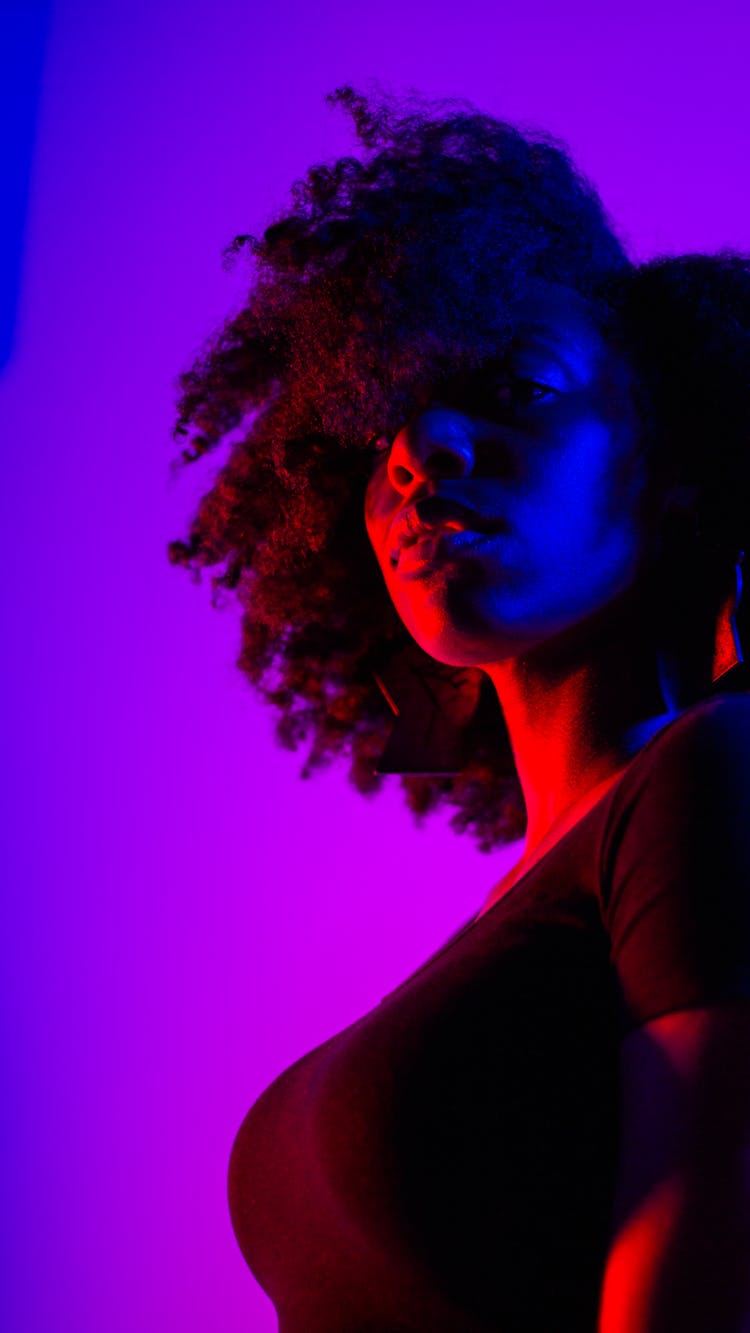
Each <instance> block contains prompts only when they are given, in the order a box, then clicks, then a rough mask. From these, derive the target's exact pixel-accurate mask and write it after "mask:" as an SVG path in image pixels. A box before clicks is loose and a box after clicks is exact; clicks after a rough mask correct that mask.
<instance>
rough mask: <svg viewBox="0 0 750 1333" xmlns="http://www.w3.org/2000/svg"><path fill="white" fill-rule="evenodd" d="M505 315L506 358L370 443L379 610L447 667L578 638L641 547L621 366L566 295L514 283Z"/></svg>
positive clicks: (638, 467)
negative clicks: (384, 604)
mask: <svg viewBox="0 0 750 1333" xmlns="http://www.w3.org/2000/svg"><path fill="white" fill-rule="evenodd" d="M514 312H515V320H514V327H515V328H516V330H517V332H516V336H515V338H514V341H513V344H512V347H511V349H510V350H509V352H508V353H507V354H506V355H504V356H503V358H502V359H501V360H499V361H498V362H497V363H496V364H495V365H493V366H491V367H489V366H488V367H486V369H483V370H482V372H481V373H476V372H472V374H471V376H466V377H464V379H463V381H461V382H456V383H455V384H452V385H451V384H446V385H444V386H441V387H440V388H438V389H437V390H436V395H435V397H434V398H433V399H432V400H431V401H430V402H428V403H426V404H425V406H424V407H423V409H422V410H421V411H419V412H418V413H417V414H416V415H415V416H414V417H413V418H412V419H411V420H410V421H408V422H405V423H404V425H403V427H402V428H401V429H400V430H399V432H398V434H397V435H396V436H395V438H394V439H393V440H392V441H390V442H388V441H383V442H382V449H383V452H382V457H378V456H376V462H375V468H374V471H373V474H372V476H371V478H370V480H369V482H368V486H367V492H366V499H365V522H366V526H367V532H368V535H369V539H370V542H371V543H372V547H373V550H374V552H375V555H376V557H377V559H378V562H379V565H380V568H381V570H382V572H383V577H384V578H385V582H386V585H387V587H388V591H389V593H390V595H391V598H392V600H393V603H394V606H395V608H396V610H397V611H398V614H399V616H400V617H401V619H402V621H403V623H404V625H405V626H406V628H407V629H408V630H409V631H410V633H411V634H412V636H413V637H414V639H416V641H417V643H419V645H420V646H421V647H422V648H423V649H424V650H425V651H426V652H427V653H429V654H430V655H431V656H432V657H434V658H436V659H437V660H438V661H441V662H446V663H450V664H452V665H465V666H480V665H483V664H490V663H492V662H498V661H501V660H503V659H504V658H508V657H515V656H517V655H518V654H519V653H522V652H524V651H527V650H528V649H530V648H531V647H534V646H536V645H538V644H540V643H542V642H543V641H544V640H546V639H549V638H551V636H553V635H556V634H558V633H560V632H561V631H565V630H570V629H571V628H572V627H575V626H577V625H579V624H580V623H581V622H584V621H585V620H586V618H587V617H589V616H590V615H592V614H593V613H595V612H597V611H599V610H601V608H602V607H604V606H605V605H606V604H607V603H609V602H610V601H612V599H613V598H615V597H616V596H617V595H618V594H619V593H621V592H623V591H625V589H626V588H628V587H629V586H630V585H631V584H632V582H633V581H634V579H635V578H636V576H637V574H638V572H639V570H640V567H641V560H642V559H643V558H644V556H645V553H646V549H647V542H648V537H649V534H648V533H647V531H646V520H645V518H644V514H645V512H646V510H645V508H644V499H645V496H646V486H647V473H646V466H645V459H644V456H643V455H644V450H643V447H642V431H641V427H640V423H639V420H638V418H637V415H636V412H635V408H634V406H633V402H632V398H631V393H630V372H629V369H628V367H627V365H626V363H625V362H624V361H623V360H622V358H621V357H620V356H619V355H618V354H617V353H616V352H615V351H614V350H613V349H611V348H609V347H608V346H607V345H606V344H605V343H604V341H603V339H602V337H601V335H600V333H599V331H598V329H597V326H596V324H595V323H594V322H593V320H592V318H591V315H590V314H589V312H588V310H587V307H586V304H585V302H584V301H583V299H582V298H581V297H579V296H578V295H577V293H575V292H574V291H572V290H571V289H569V288H566V287H560V286H556V285H552V284H548V283H542V282H537V281H535V282H534V283H533V284H531V283H529V284H528V285H527V286H526V287H525V288H524V290H523V293H522V294H521V295H520V296H519V298H518V299H517V303H516V304H515V305H514ZM461 506H464V507H465V510H462V508H461ZM466 511H468V512H466Z"/></svg>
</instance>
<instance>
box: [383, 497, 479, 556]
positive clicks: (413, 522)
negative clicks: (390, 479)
mask: <svg viewBox="0 0 750 1333" xmlns="http://www.w3.org/2000/svg"><path fill="white" fill-rule="evenodd" d="M503 526H504V525H503V521H502V520H501V519H498V518H489V517H488V516H487V515H484V514H481V513H479V511H478V510H476V509H471V508H470V507H469V505H465V504H463V503H462V502H461V501H460V500H453V499H450V498H449V497H448V496H443V495H430V496H426V497H425V498H423V499H422V500H417V501H416V503H415V504H412V505H409V507H408V508H407V509H404V510H403V511H402V512H401V513H400V514H398V515H397V517H396V518H395V519H394V521H393V523H392V524H391V531H390V557H391V560H392V561H393V562H395V561H397V560H398V558H399V556H400V554H401V552H402V551H403V550H405V549H406V548H407V547H409V546H413V545H414V543H415V542H418V541H419V540H420V538H422V537H425V536H427V535H429V534H431V533H432V534H435V535H437V534H439V533H441V532H480V533H486V532H498V531H499V530H500V528H502V527H503Z"/></svg>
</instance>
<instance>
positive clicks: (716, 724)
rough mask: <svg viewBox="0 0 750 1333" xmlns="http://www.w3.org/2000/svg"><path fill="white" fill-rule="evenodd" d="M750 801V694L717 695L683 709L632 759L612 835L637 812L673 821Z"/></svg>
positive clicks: (617, 797) (616, 802)
mask: <svg viewBox="0 0 750 1333" xmlns="http://www.w3.org/2000/svg"><path fill="white" fill-rule="evenodd" d="M743 790H745V791H746V795H747V799H748V800H750V694H719V695H715V696H713V697H711V698H709V699H702V700H700V701H699V702H698V703H696V704H693V705H692V706H691V707H690V708H687V709H685V710H684V711H683V712H682V713H680V714H679V715H678V716H677V717H674V718H672V719H671V721H669V722H668V723H667V724H666V725H665V726H664V727H662V728H661V730H660V731H658V732H656V733H655V735H653V736H652V737H651V739H650V741H648V742H647V744H646V745H645V746H644V747H643V748H642V750H641V751H639V752H638V753H637V754H636V755H635V757H634V758H633V759H632V760H631V762H630V765H629V767H628V769H627V770H626V772H625V774H624V775H623V779H622V782H621V783H620V784H618V787H617V788H616V789H615V794H614V799H613V801H612V803H611V809H610V816H609V820H608V824H609V829H608V832H609V834H610V836H611V835H612V834H613V833H614V831H615V830H616V829H617V828H618V826H619V827H620V831H622V828H621V826H622V824H623V821H624V822H625V823H627V822H628V821H629V820H630V819H631V818H632V817H633V816H634V815H635V814H636V812H637V811H641V810H642V813H643V812H644V811H646V812H647V811H648V810H649V809H650V810H651V811H653V812H655V813H658V816H659V817H660V818H661V817H664V818H670V817H671V816H674V815H675V814H677V812H678V810H679V809H682V810H683V812H688V811H690V810H694V809H695V808H696V807H701V806H702V805H703V804H708V805H709V806H711V805H715V804H716V803H717V802H718V801H719V800H720V799H721V798H723V797H727V796H729V795H730V794H731V795H732V797H733V799H735V800H736V799H741V797H742V794H743Z"/></svg>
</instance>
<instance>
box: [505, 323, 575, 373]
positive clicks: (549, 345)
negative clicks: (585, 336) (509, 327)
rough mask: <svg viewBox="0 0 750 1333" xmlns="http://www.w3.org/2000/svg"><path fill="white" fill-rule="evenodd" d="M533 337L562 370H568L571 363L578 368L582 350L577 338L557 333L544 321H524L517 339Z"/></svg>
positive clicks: (519, 327)
mask: <svg viewBox="0 0 750 1333" xmlns="http://www.w3.org/2000/svg"><path fill="white" fill-rule="evenodd" d="M528 334H532V335H535V336H536V337H537V338H538V339H539V341H540V342H542V343H544V344H545V350H546V351H547V352H549V353H550V354H551V355H552V356H553V357H554V358H555V360H556V361H559V362H560V364H561V365H562V367H563V369H564V370H570V369H571V368H575V367H571V362H574V363H576V364H577V365H578V366H579V367H580V366H581V361H582V359H583V354H584V349H583V345H582V343H581V341H580V339H579V338H577V337H576V336H575V334H572V335H571V334H569V333H566V334H563V333H561V332H558V331H557V330H556V329H555V328H554V327H553V326H552V325H551V324H547V323H546V322H545V321H544V320H530V321H526V320H524V321H523V322H522V323H521V324H519V326H518V329H517V334H516V336H517V338H519V339H520V338H522V337H523V336H524V335H528Z"/></svg>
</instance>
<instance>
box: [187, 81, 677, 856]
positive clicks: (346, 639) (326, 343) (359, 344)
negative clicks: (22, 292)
mask: <svg viewBox="0 0 750 1333" xmlns="http://www.w3.org/2000/svg"><path fill="white" fill-rule="evenodd" d="M327 100H328V101H329V102H332V103H337V104H339V105H340V106H342V107H343V108H344V109H345V111H346V112H347V113H348V114H349V115H350V117H351V118H352V120H353V122H354V126H355V128H356V132H357V135H358V138H359V142H360V145H361V151H360V156H359V158H355V157H343V158H340V159H339V160H338V161H336V162H334V163H333V164H326V165H316V166H313V167H311V168H310V169H309V170H308V172H307V174H306V176H305V177H304V179H302V180H300V181H297V182H295V183H294V185H293V186H292V190H291V194H292V206H291V209H289V211H287V212H285V213H284V214H283V215H282V216H280V217H278V218H277V219H276V220H275V221H273V222H272V223H271V225H269V226H268V227H267V228H266V230H265V232H264V233H263V236H262V237H261V238H256V237H254V236H251V235H240V236H237V237H235V239H234V241H233V242H232V243H231V245H230V246H228V247H227V250H226V251H225V256H226V262H227V263H228V264H233V263H235V262H236V260H237V258H238V257H239V256H243V255H244V256H247V257H248V258H249V260H250V262H251V264H252V268H253V273H252V281H251V284H250V290H249V294H248V297H247V300H246V303H245V304H244V306H243V307H242V308H241V309H240V311H239V313H238V314H236V315H234V316H232V317H231V318H229V319H227V320H226V321H225V322H224V323H223V325H222V326H221V328H220V329H219V330H218V331H217V332H216V333H215V334H214V335H213V336H212V337H211V338H210V339H209V340H208V342H207V344H206V345H205V347H204V349H203V351H202V352H201V353H200V355H199V356H198V358H197V360H196V362H195V364H193V366H192V367H191V368H190V369H188V370H186V371H185V372H184V373H182V374H181V375H180V377H179V381H178V382H179V389H180V397H179V402H178V409H177V424H176V426H175V431H174V434H175V438H181V437H185V436H187V437H188V441H189V443H188V447H187V448H183V451H182V454H181V460H180V462H179V463H178V464H177V466H181V465H183V464H187V463H192V462H195V461H196V460H197V459H199V458H201V457H202V456H203V455H205V454H206V453H207V452H208V451H210V450H212V449H214V448H216V446H217V445H218V444H220V443H221V442H223V441H226V440H227V438H228V437H229V435H230V433H231V432H235V431H238V438H237V440H236V441H235V442H234V443H232V445H231V450H230V452H229V456H228V460H227V461H226V463H225V464H224V466H223V467H222V468H221V469H220V471H219V472H218V475H217V476H216V477H215V480H214V483H213V485H212V486H211V489H210V490H208V492H207V493H206V494H205V495H204V496H203V498H202V500H201V501H200V504H199V506H198V510H197V513H196V514H195V517H194V518H193V520H192V523H191V525H190V530H189V535H188V539H187V540H177V541H173V542H171V543H170V544H169V547H168V556H169V559H170V561H171V562H172V563H174V564H180V565H184V566H186V567H189V568H191V569H192V570H193V572H194V575H195V577H196V578H199V577H200V570H201V568H202V567H203V566H206V565H209V566H216V565H220V566H222V569H221V572H220V573H218V574H216V575H214V576H213V577H212V587H213V600H214V604H215V605H217V604H219V602H220V601H221V600H223V593H222V590H226V591H231V592H233V593H234V594H235V595H236V596H237V598H238V600H239V602H240V604H241V606H242V608H243V615H242V640H241V649H240V654H239V658H238V663H237V664H238V666H239V667H240V669H241V671H242V672H243V673H244V675H245V676H246V678H247V680H248V681H249V682H250V684H251V685H252V686H253V687H254V689H255V690H256V691H257V692H258V693H259V694H260V695H261V696H262V697H263V698H264V700H266V701H267V702H268V703H270V704H272V705H273V706H274V707H275V708H276V709H277V710H278V712H279V713H280V717H279V718H278V720H277V724H276V737H277V740H278V741H279V743H280V744H282V745H283V746H285V747H286V748H288V749H292V750H296V749H297V748H298V746H299V745H300V744H301V743H302V742H303V741H305V740H306V739H307V738H308V737H310V738H311V743H310V746H309V750H308V754H307V758H306V761H305V763H304V766H303V768H302V770H301V776H302V777H304V778H307V777H309V776H310V775H311V774H312V772H313V771H314V770H315V769H319V768H322V767H324V766H327V765H328V764H329V763H330V762H331V760H332V759H333V758H334V757H335V756H338V755H342V754H343V755H346V756H347V758H348V759H349V780H350V781H351V782H352V783H353V785H354V786H355V787H356V789H357V790H358V791H359V792H361V793H363V794H364V795H368V796H369V795H372V794H374V793H375V792H377V791H378V790H379V789H380V788H381V786H382V783H383V781H384V778H383V775H382V774H379V773H377V772H376V763H377V759H378V757H379V755H380V754H381V753H382V751H383V749H384V746H385V744H386V741H387V739H388V735H389V732H390V729H391V726H392V720H393V719H392V714H391V713H390V712H389V710H388V708H387V705H386V703H385V701H384V698H383V694H382V692H381V690H380V689H379V688H378V684H377V682H376V679H375V677H376V675H377V674H378V673H380V672H383V671H384V670H385V669H387V664H388V663H389V662H392V661H394V660H397V658H398V655H399V653H402V652H403V650H404V648H405V646H407V645H408V646H409V648H410V651H412V652H413V653H414V654H415V655H416V657H417V658H419V657H420V656H421V657H422V658H423V659H424V663H425V665H427V664H429V665H430V668H431V669H432V670H435V669H436V668H437V669H439V667H438V666H437V664H436V663H435V662H434V661H433V659H431V658H429V657H428V656H427V655H426V654H424V653H422V650H421V649H418V648H417V647H416V645H415V644H414V642H413V640H412V639H411V636H410V635H409V634H408V632H407V630H406V629H405V627H404V626H403V624H402V623H401V621H400V619H399V618H398V616H397V614H396V611H395V610H394V607H393V605H392V603H391V600H390V597H389V595H388V592H387V590H386V587H385V584H384V581H383V578H382V574H381V571H380V569H379V566H378V564H377V561H376V559H375V556H374V553H373V551H372V549H371V546H370V544H369V541H368V538H367V535H366V531H365V525H364V518H363V506H364V494H365V487H366V485H367V481H368V477H369V474H370V471H371V469H372V466H373V451H372V445H371V442H372V440H373V438H374V437H379V436H382V435H384V434H385V435H393V434H395V432H396V431H397V430H398V429H399V428H400V426H401V425H402V424H403V422H404V421H405V420H407V419H408V418H409V416H410V415H411V414H413V412H414V411H415V410H416V408H417V406H418V405H419V403H420V402H421V401H423V400H424V395H425V394H427V395H428V396H429V393H430V391H431V389H434V386H435V385H436V384H437V383H438V382H439V381H440V380H441V378H443V377H444V376H445V375H446V374H449V373H455V372H456V370H457V369H458V370H461V369H463V368H467V369H468V368H472V367H475V366H477V365H479V364H481V363H482V361H483V360H484V359H486V358H487V357H488V356H496V355H497V353H498V349H499V348H501V347H502V346H504V345H505V344H507V342H508V341H509V340H510V338H511V337H512V334H513V329H512V326H511V322H510V315H509V313H508V312H509V310H510V308H511V305H512V301H511V298H512V296H513V293H514V292H515V291H516V290H517V289H518V286H519V284H520V283H522V282H523V281H524V280H526V279H527V278H529V277H542V278H547V279H548V280H551V281H555V282H557V283H561V284H566V285H568V286H570V287H572V288H574V289H575V290H576V291H578V292H579V293H580V294H581V295H582V296H583V297H584V299H586V300H587V301H588V302H589V304H590V308H591V310H592V313H593V315H594V318H595V319H596V320H597V322H598V324H599V326H600V327H601V328H602V329H603V330H604V331H605V332H611V333H613V334H616V331H617V330H618V329H619V328H620V323H619V321H620V313H621V307H622V304H623V300H624V296H623V293H624V292H626V291H629V288H628V281H629V280H630V278H631V277H632V275H633V274H634V271H635V270H634V266H633V264H632V263H631V261H630V260H629V258H628V257H627V255H626V253H625V250H624V248H623V245H622V244H621V242H620V241H619V240H618V239H617V237H616V235H615V232H614V229H613V227H612V224H611V222H610V221H609V219H608V217H607V215H606V213H605V211H604V209H603V206H602V204H601V202H600V200H599V198H598V196H597V194H596V192H595V190H594V189H593V187H592V186H591V184H590V183H589V182H588V181H587V180H586V179H585V177H583V176H582V175H581V173H580V172H579V171H578V170H577V169H576V167H575V166H574V165H573V163H572V161H571V159H570V157H569V155H568V153H567V151H566V149H565V147H564V146H563V145H562V144H561V143H560V142H559V141H557V140H555V139H554V138H552V137H551V136H550V135H547V134H544V133H541V132H538V131H529V130H523V131H522V130H521V129H519V128H517V127H514V126H512V125H509V124H506V123H504V122H502V121H499V120H497V119H494V118H493V117H490V116H488V115H485V114H481V113H479V112H478V111H476V110H475V109H474V108H472V107H471V106H469V105H467V104H465V103H456V102H453V101H451V102H431V101H427V100H425V99H418V98H415V97H411V98H405V99H401V100H400V101H396V100H395V99H389V98H386V97H383V96H382V95H381V96H377V97H376V96H370V97H365V96H363V95H362V94H360V93H357V92H355V91H354V90H353V89H351V88H349V87H344V88H339V89H337V90H336V91H335V92H333V93H332V94H330V95H329V97H328V99H327ZM651 278H652V281H651V283H650V285H649V283H648V282H644V283H643V284H642V286H641V287H640V288H638V290H637V292H635V291H634V299H633V301H632V304H631V307H630V309H631V326H632V327H635V325H636V324H637V323H638V319H639V312H640V310H641V309H643V308H648V306H649V302H650V301H651V295H652V292H653V294H654V298H655V300H656V302H657V304H659V303H660V302H661V294H660V290H659V275H658V272H657V271H654V272H653V273H652V275H651ZM688 303H689V298H688ZM678 304H679V301H678ZM657 342H658V340H657ZM655 360H656V359H655ZM669 374H670V371H669V368H668V367H664V373H663V375H662V378H661V379H660V378H659V376H658V375H656V376H653V377H652V382H651V389H652V392H653V394H654V395H655V396H657V397H658V394H659V391H660V385H661V384H662V381H663V382H664V383H668V381H669ZM675 428H677V425H676V427H675ZM467 676H468V677H472V676H475V677H476V679H474V680H473V688H474V689H475V690H476V691H477V693H478V698H479V705H478V707H477V709H476V711H475V713H474V716H473V718H472V721H471V724H470V726H469V727H468V730H467V733H466V745H467V748H466V756H467V757H466V762H465V763H464V764H463V766H462V768H461V771H460V772H459V773H458V774H456V775H455V776H416V775H412V774H410V775H403V776H402V777H401V779H400V781H401V783H402V787H403V789H404V791H405V795H406V800H407V803H408V806H409V808H410V809H411V810H412V812H413V813H414V815H415V817H416V819H417V822H418V823H421V821H422V819H423V817H424V815H425V814H426V813H428V812H429V811H432V810H434V809H435V808H437V807H438V806H439V805H441V804H443V803H445V802H447V803H448V804H450V805H452V806H454V807H456V808H457V812H456V813H455V814H454V815H453V817H452V819H451V826H452V827H453V828H454V829H455V830H456V831H457V832H463V831H465V830H467V829H470V830H471V831H472V833H473V834H474V835H475V837H476V839H477V842H478V845H479V847H480V849H481V850H483V851H490V850H491V849H492V848H494V847H495V846H497V845H498V843H503V842H508V841H511V840H513V839H514V838H517V837H520V836H521V835H522V834H523V832H524V828H525V811H524V804H523V798H522V794H521V789H520V784H519V781H518V778H517V775H516V772H515V768H514V764H513V760H512V754H511V749H510V743H509V739H508V734H507V731H506V729H505V725H504V722H503V720H502V714H501V711H500V708H499V704H498V702H497V698H496V696H495V693H494V688H493V687H492V685H491V682H490V681H489V679H488V677H487V676H486V675H485V674H484V673H483V672H480V671H479V670H477V671H476V672H472V671H469V672H468V673H467Z"/></svg>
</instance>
